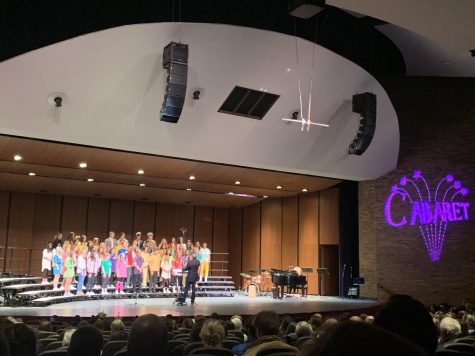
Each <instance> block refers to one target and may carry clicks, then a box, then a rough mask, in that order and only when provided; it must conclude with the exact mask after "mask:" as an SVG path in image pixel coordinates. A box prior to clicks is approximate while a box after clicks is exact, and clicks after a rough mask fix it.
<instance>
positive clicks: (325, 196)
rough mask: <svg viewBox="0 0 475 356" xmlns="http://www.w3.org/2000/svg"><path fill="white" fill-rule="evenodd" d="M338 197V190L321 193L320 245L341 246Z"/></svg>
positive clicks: (333, 189)
mask: <svg viewBox="0 0 475 356" xmlns="http://www.w3.org/2000/svg"><path fill="white" fill-rule="evenodd" d="M338 195H339V190H338V188H329V189H325V190H322V191H321V192H319V200H320V245H338V244H339V239H340V237H339V234H340V229H339V222H338V216H339V211H338V209H339V205H338Z"/></svg>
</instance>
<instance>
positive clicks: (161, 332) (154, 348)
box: [127, 314, 168, 356]
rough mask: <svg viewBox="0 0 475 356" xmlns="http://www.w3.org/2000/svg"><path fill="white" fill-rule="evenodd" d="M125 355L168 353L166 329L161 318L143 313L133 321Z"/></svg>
mask: <svg viewBox="0 0 475 356" xmlns="http://www.w3.org/2000/svg"><path fill="white" fill-rule="evenodd" d="M165 319H166V318H165ZM127 355H128V356H152V355H153V356H161V355H168V330H167V326H166V325H165V321H164V320H163V318H159V317H158V316H156V315H154V314H145V315H142V316H140V317H138V318H137V319H136V320H135V321H134V323H133V324H132V328H131V329H130V334H129V341H128V345H127Z"/></svg>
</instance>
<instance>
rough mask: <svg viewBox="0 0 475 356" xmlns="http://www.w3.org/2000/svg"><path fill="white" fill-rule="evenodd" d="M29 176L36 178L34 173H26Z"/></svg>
mask: <svg viewBox="0 0 475 356" xmlns="http://www.w3.org/2000/svg"><path fill="white" fill-rule="evenodd" d="M28 175H29V176H36V173H35V172H30V173H28Z"/></svg>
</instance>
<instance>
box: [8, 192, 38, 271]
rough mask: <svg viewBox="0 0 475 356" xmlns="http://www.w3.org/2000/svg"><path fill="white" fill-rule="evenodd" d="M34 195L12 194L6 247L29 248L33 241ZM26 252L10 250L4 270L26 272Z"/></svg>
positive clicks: (27, 254)
mask: <svg viewBox="0 0 475 356" xmlns="http://www.w3.org/2000/svg"><path fill="white" fill-rule="evenodd" d="M35 200H36V196H35V194H34V193H20V192H12V196H11V205H10V221H9V229H8V246H9V247H19V248H29V247H30V246H31V244H32V240H33V226H34V221H35ZM28 259H29V251H28V250H26V249H25V250H10V252H9V253H8V256H7V265H6V268H7V270H9V271H12V272H17V273H26V272H28Z"/></svg>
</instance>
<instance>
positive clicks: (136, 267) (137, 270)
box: [133, 248, 143, 293]
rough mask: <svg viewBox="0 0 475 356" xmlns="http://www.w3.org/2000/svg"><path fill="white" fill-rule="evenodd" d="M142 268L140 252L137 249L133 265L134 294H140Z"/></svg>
mask: <svg viewBox="0 0 475 356" xmlns="http://www.w3.org/2000/svg"><path fill="white" fill-rule="evenodd" d="M142 266H143V258H142V251H140V249H139V248H137V249H136V251H135V257H134V264H133V284H134V293H142Z"/></svg>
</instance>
